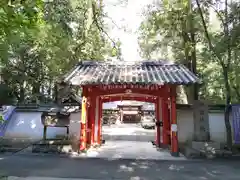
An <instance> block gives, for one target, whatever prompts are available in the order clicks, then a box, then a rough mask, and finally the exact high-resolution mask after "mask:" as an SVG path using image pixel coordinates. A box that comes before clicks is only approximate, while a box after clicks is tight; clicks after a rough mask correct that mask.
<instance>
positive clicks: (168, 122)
mask: <svg viewBox="0 0 240 180" xmlns="http://www.w3.org/2000/svg"><path fill="white" fill-rule="evenodd" d="M64 81H65V82H67V83H69V84H71V85H75V86H81V88H82V117H81V129H80V148H79V149H80V151H82V150H86V149H87V148H88V147H91V146H95V145H98V146H101V145H102V126H101V123H102V104H103V102H107V101H109V102H110V101H116V100H114V99H118V100H119V99H121V98H123V99H126V100H127V99H128V100H138V101H143V102H152V103H154V104H155V107H156V108H155V111H156V122H155V126H156V128H155V132H156V137H155V144H156V146H157V147H161V146H163V145H169V144H170V147H169V149H170V152H171V154H172V155H173V156H179V148H178V133H177V132H178V126H177V114H176V95H177V93H176V88H177V85H186V84H194V83H198V82H199V79H198V78H197V77H196V76H195V75H194V74H193V73H192V72H191V71H189V70H188V69H187V68H186V67H184V66H182V65H179V64H174V63H169V62H164V61H138V62H133V61H131V62H114V63H112V62H106V61H104V62H96V61H87V62H81V63H80V64H79V65H78V66H77V67H76V68H75V69H74V70H73V71H72V72H71V73H70V74H69V75H68V76H67V77H66V78H65V80H64ZM169 112H170V113H169ZM161 126H162V132H161ZM161 134H162V137H163V141H162V143H161V140H160V137H161ZM169 140H170V142H169Z"/></svg>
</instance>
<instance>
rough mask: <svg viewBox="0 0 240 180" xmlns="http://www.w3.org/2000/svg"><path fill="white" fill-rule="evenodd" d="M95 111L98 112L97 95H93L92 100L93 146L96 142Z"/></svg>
mask: <svg viewBox="0 0 240 180" xmlns="http://www.w3.org/2000/svg"><path fill="white" fill-rule="evenodd" d="M95 113H96V96H92V100H91V146H92V145H94V142H95V139H94V138H95Z"/></svg>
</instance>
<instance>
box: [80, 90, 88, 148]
mask: <svg viewBox="0 0 240 180" xmlns="http://www.w3.org/2000/svg"><path fill="white" fill-rule="evenodd" d="M86 122H87V98H86V96H85V95H84V96H83V98H82V117H81V123H80V124H81V128H80V151H84V150H86V148H87V136H86V131H87V129H86Z"/></svg>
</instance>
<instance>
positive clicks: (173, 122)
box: [170, 87, 179, 157]
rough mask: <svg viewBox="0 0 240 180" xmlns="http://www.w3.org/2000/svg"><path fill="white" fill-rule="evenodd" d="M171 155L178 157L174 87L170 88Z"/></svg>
mask: <svg viewBox="0 0 240 180" xmlns="http://www.w3.org/2000/svg"><path fill="white" fill-rule="evenodd" d="M170 100H171V155H172V156H176V157H177V156H179V148H178V135H177V130H178V128H177V110H176V87H171V90H170Z"/></svg>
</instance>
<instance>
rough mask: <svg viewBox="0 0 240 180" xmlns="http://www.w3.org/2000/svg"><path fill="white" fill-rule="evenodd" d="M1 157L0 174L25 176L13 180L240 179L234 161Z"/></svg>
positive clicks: (237, 167) (237, 166) (239, 163)
mask: <svg viewBox="0 0 240 180" xmlns="http://www.w3.org/2000/svg"><path fill="white" fill-rule="evenodd" d="M0 158H1V159H0V174H1V175H5V176H15V177H21V178H22V179H11V180H74V178H76V179H75V180H226V179H227V180H239V179H240V171H239V166H240V162H239V161H231V160H229V161H228V160H226V161H220V160H216V161H189V160H187V161H174V160H171V161H165V160H158V161H156V160H155V161H154V160H109V159H101V158H99V159H89V158H86V159H78V158H60V157H57V156H27V155H15V156H10V157H4V156H2V157H0ZM49 177H54V178H55V179H50V178H49ZM13 178H14V177H13ZM24 178H25V179H24ZM34 178H35V179H34ZM36 178H38V179H36ZM44 178H45V179H44ZM61 178H65V179H61Z"/></svg>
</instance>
